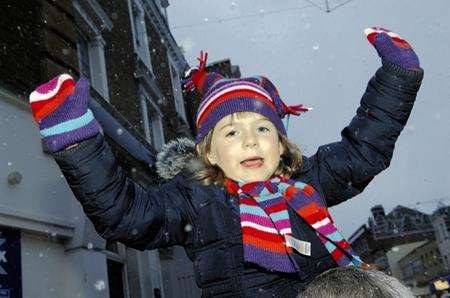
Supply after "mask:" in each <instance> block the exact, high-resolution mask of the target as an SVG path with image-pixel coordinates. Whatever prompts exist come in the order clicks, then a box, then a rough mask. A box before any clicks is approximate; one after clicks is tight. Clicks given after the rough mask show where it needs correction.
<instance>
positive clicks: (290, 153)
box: [194, 112, 302, 186]
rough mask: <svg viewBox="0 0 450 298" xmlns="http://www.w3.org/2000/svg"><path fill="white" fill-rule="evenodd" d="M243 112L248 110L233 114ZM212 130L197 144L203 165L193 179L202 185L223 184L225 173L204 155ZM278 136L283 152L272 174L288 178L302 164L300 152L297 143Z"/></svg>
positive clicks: (210, 139)
mask: <svg viewBox="0 0 450 298" xmlns="http://www.w3.org/2000/svg"><path fill="white" fill-rule="evenodd" d="M244 113H248V112H239V113H235V114H233V116H235V115H241V114H244ZM232 119H233V117H232ZM213 131H214V130H213V129H212V130H211V131H210V132H208V134H207V135H206V136H205V137H204V138H203V140H202V141H201V142H200V143H199V144H198V145H197V156H198V158H200V159H201V161H202V162H203V163H204V165H205V167H204V168H203V169H201V170H199V171H198V172H196V173H195V174H194V179H197V180H200V181H201V182H202V184H204V185H209V184H216V185H219V186H224V182H225V173H224V172H223V171H222V169H221V168H220V167H218V166H217V165H212V164H211V163H210V162H209V160H208V158H207V157H206V156H207V153H208V152H210V150H211V141H212V135H213ZM278 137H279V139H280V141H281V144H282V145H283V148H284V153H283V154H281V158H280V164H279V165H278V168H277V169H276V170H275V172H274V173H273V176H277V175H283V176H285V177H286V178H290V177H291V175H292V174H293V173H294V172H295V171H297V170H298V169H299V168H300V167H301V166H302V154H301V151H300V148H299V147H298V146H297V144H295V143H294V142H292V141H290V140H289V139H288V138H287V137H286V136H284V135H282V134H280V133H278Z"/></svg>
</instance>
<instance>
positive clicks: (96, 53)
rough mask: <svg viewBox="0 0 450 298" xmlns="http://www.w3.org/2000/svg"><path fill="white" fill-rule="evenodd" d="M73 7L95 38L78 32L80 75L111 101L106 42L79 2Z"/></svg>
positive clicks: (75, 2)
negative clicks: (106, 62)
mask: <svg viewBox="0 0 450 298" xmlns="http://www.w3.org/2000/svg"><path fill="white" fill-rule="evenodd" d="M73 6H74V7H75V9H76V10H77V12H78V14H79V16H80V17H81V19H82V20H83V21H84V22H85V23H87V24H88V26H89V27H90V29H91V31H92V32H94V33H93V37H89V38H88V37H87V36H86V35H85V34H83V33H82V32H81V31H79V30H78V35H77V41H76V42H77V55H78V65H79V68H80V74H81V75H83V76H85V77H87V78H89V80H90V83H91V86H92V88H94V89H95V91H97V92H98V93H99V94H100V95H101V96H102V97H103V98H104V99H105V100H107V101H109V91H108V79H107V73H106V64H105V50H104V47H105V41H104V40H103V38H102V36H101V35H100V33H99V32H100V31H99V29H98V28H96V27H95V26H94V25H93V24H94V22H93V21H92V20H91V19H90V17H89V15H88V14H87V13H86V12H85V11H84V10H83V8H81V6H80V5H79V4H78V2H77V1H74V3H73Z"/></svg>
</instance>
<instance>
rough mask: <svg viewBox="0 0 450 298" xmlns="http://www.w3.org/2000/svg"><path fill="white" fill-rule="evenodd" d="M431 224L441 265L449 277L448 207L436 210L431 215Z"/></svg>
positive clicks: (449, 236)
mask: <svg viewBox="0 0 450 298" xmlns="http://www.w3.org/2000/svg"><path fill="white" fill-rule="evenodd" d="M432 223H433V227H434V231H435V235H436V241H437V244H438V247H439V252H440V254H441V256H442V262H443V265H444V266H445V269H446V271H447V273H448V274H449V275H450V206H442V207H440V208H438V209H437V210H436V211H435V212H434V213H433V215H432Z"/></svg>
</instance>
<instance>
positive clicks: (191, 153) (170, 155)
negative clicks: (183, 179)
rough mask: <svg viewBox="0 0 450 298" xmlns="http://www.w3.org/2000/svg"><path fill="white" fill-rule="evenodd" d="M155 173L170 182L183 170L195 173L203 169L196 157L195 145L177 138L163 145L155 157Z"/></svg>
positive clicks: (186, 139)
mask: <svg viewBox="0 0 450 298" xmlns="http://www.w3.org/2000/svg"><path fill="white" fill-rule="evenodd" d="M155 167H156V172H157V173H158V175H159V176H160V177H161V178H163V179H165V180H170V179H172V178H173V177H175V175H177V174H178V173H179V172H180V171H182V170H183V169H186V170H189V171H190V172H192V173H195V172H197V171H199V170H201V169H204V168H205V164H204V162H203V161H202V160H201V159H200V158H199V157H198V156H197V153H196V151H195V143H194V141H192V140H191V139H188V138H178V139H174V140H171V141H169V142H167V143H166V144H164V146H163V148H162V150H161V151H160V152H159V153H158V155H157V156H156V164H155Z"/></svg>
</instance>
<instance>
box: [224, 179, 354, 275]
mask: <svg viewBox="0 0 450 298" xmlns="http://www.w3.org/2000/svg"><path fill="white" fill-rule="evenodd" d="M225 185H226V187H227V190H228V192H229V193H231V194H235V195H238V196H239V210H240V217H241V230H242V238H243V244H244V259H245V261H247V262H251V263H256V264H258V265H260V266H262V267H265V268H267V269H271V270H275V271H280V272H297V271H299V268H298V265H297V264H296V262H295V261H294V259H293V258H292V256H291V254H292V253H293V249H296V250H297V251H299V252H300V253H302V254H308V247H307V246H308V244H309V243H308V242H306V241H301V240H298V239H295V238H294V237H293V236H292V230H291V223H290V221H289V213H288V210H287V206H288V205H289V206H290V207H292V208H293V209H294V210H295V211H296V212H297V214H298V215H299V216H300V217H301V218H302V219H303V220H304V221H305V222H306V223H307V224H308V225H310V226H311V227H312V228H313V229H314V230H315V232H316V234H317V236H318V237H319V239H320V240H321V242H322V243H323V245H324V246H325V247H326V248H327V250H328V252H329V253H330V255H331V257H332V258H333V260H334V261H335V262H336V264H338V265H339V266H348V265H356V266H359V265H361V263H362V261H361V260H360V258H359V257H358V256H357V255H356V254H355V253H354V252H353V250H352V248H351V247H350V244H349V243H348V242H347V241H346V240H345V239H344V237H343V235H342V234H341V233H340V232H339V231H338V230H337V228H336V226H335V225H334V222H333V220H332V219H331V215H330V214H329V212H328V209H327V207H326V205H325V202H324V199H323V198H322V196H320V194H319V193H317V192H316V191H315V190H314V188H313V187H312V186H311V185H308V184H305V183H302V182H300V181H294V180H290V179H286V178H284V177H282V176H279V177H275V178H272V179H271V180H267V181H264V182H262V181H261V182H251V183H242V182H239V183H236V182H234V181H232V180H230V179H226V181H225ZM306 240H307V239H306Z"/></svg>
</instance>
